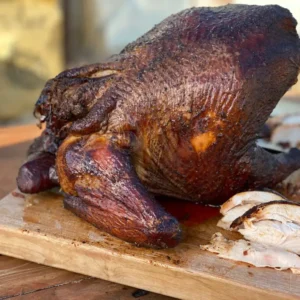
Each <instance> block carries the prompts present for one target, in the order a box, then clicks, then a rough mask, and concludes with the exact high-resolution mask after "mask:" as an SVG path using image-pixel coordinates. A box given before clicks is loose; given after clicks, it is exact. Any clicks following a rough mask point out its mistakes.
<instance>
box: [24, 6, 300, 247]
mask: <svg viewBox="0 0 300 300" xmlns="http://www.w3.org/2000/svg"><path fill="white" fill-rule="evenodd" d="M295 27H296V21H295V20H294V19H293V17H292V16H291V14H290V13H289V11H288V10H286V9H283V8H281V7H279V6H246V5H228V6H224V7H219V8H193V9H188V10H185V11H183V12H181V13H179V14H176V15H173V16H170V17H169V18H167V19H166V20H164V21H163V22H162V23H160V24H159V25H158V26H156V27H154V28H153V29H152V30H151V31H149V32H148V33H146V34H145V35H144V36H142V37H141V38H139V39H138V40H137V41H135V42H134V43H132V44H129V45H128V46H127V47H126V48H125V49H124V50H123V51H122V52H121V53H120V54H119V55H116V56H114V57H112V58H111V59H110V60H109V61H107V62H106V63H100V64H94V65H89V66H85V67H82V68H77V69H72V70H68V71H65V72H63V73H61V74H59V75H58V76H57V77H56V78H54V79H51V80H50V81H49V82H48V83H47V84H46V87H45V89H44V90H43V92H42V94H41V97H40V99H39V100H38V102H37V104H36V108H35V112H36V114H41V115H42V116H43V117H42V120H43V119H46V122H47V130H48V131H49V132H51V134H52V135H53V136H55V138H54V139H53V145H57V146H59V145H60V143H61V142H62V145H61V146H60V147H59V150H58V152H57V157H56V169H57V172H58V176H59V182H60V185H61V187H62V189H63V191H64V192H65V194H66V198H65V205H66V207H67V208H69V209H71V210H72V211H73V212H75V213H76V214H77V215H79V216H80V217H82V218H84V219H86V220H88V221H89V222H91V223H93V224H94V225H95V226H97V227H99V228H101V229H104V230H106V231H108V232H110V233H112V234H114V235H116V236H118V237H120V238H122V239H124V240H127V241H130V242H136V243H137V244H139V245H146V246H151V247H154V246H156V247H171V246H174V245H176V244H177V243H178V242H179V240H180V237H181V233H180V227H179V225H178V222H177V221H176V220H175V219H174V218H173V217H171V216H170V215H168V214H167V213H165V212H164V211H163V210H162V208H161V207H160V206H159V205H158V204H157V203H156V202H155V201H154V199H153V198H152V196H151V194H150V192H152V193H155V194H163V195H169V196H175V197H177V198H181V199H186V200H191V201H201V202H203V203H210V204H219V203H222V202H223V201H224V200H227V199H228V198H229V197H230V196H232V195H233V194H234V193H236V192H239V191H242V190H245V189H249V188H260V187H272V186H274V185H275V184H276V183H278V182H280V181H281V180H283V179H284V178H285V177H287V176H288V175H289V174H290V173H291V172H292V171H294V170H296V169H297V168H300V152H299V151H298V150H292V151H291V152H290V153H289V154H279V155H272V154H270V153H268V152H266V151H264V150H263V149H261V148H259V147H258V146H256V144H255V140H256V136H257V133H259V132H260V131H261V130H262V127H263V125H264V123H265V121H266V120H267V118H268V116H269V115H270V113H271V112H272V110H273V108H274V107H275V105H276V104H277V102H278V101H279V99H280V98H281V97H282V96H283V95H284V93H285V92H286V91H287V90H288V88H290V87H291V86H292V85H293V84H294V83H295V82H296V80H297V75H298V72H299V64H300V43H299V38H298V35H297V33H296V29H295ZM66 137H67V138H66ZM20 174H21V175H20V176H19V182H22V178H21V179H20V177H22V168H21V171H20ZM48 182H49V186H50V185H51V182H52V180H51V178H50V177H49V181H48ZM33 185H34V184H33ZM33 185H32V187H33ZM44 186H45V185H44ZM19 187H20V188H21V189H22V187H23V186H22V185H20V184H19ZM26 191H27V192H30V189H29V188H28V187H27V189H26Z"/></svg>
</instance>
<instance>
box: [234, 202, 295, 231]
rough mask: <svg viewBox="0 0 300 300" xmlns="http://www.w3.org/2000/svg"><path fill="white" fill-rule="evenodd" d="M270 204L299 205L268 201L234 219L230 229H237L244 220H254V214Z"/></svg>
mask: <svg viewBox="0 0 300 300" xmlns="http://www.w3.org/2000/svg"><path fill="white" fill-rule="evenodd" d="M272 204H278V205H282V206H284V205H285V206H288V205H291V206H300V203H298V202H293V201H289V200H274V201H270V202H266V203H261V204H258V205H256V206H254V207H252V208H250V209H249V210H247V211H246V212H245V213H244V214H243V215H242V216H240V217H238V218H236V219H235V220H234V221H233V222H232V223H231V225H230V228H233V229H235V228H237V227H239V226H241V225H242V224H243V222H244V221H245V220H246V219H251V218H254V217H255V215H256V214H259V212H260V211H261V210H263V209H264V208H266V207H267V206H269V205H272Z"/></svg>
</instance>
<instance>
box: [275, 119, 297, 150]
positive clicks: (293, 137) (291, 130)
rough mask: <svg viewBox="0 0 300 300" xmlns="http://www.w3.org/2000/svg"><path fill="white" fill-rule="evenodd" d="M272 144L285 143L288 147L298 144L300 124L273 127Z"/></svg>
mask: <svg viewBox="0 0 300 300" xmlns="http://www.w3.org/2000/svg"><path fill="white" fill-rule="evenodd" d="M271 142H272V143H274V144H287V145H288V147H289V148H292V147H299V146H300V124H291V123H288V124H284V125H281V126H278V127H277V128H276V129H274V131H273V133H272V135H271Z"/></svg>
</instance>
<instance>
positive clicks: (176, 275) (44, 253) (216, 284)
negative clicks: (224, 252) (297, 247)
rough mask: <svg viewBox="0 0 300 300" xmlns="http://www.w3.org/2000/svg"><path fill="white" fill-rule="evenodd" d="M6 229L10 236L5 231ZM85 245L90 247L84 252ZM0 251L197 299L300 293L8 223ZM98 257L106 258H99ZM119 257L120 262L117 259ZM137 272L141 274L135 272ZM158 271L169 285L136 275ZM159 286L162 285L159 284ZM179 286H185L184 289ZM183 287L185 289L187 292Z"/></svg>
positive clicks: (277, 296) (286, 296) (2, 231)
mask: <svg viewBox="0 0 300 300" xmlns="http://www.w3.org/2000/svg"><path fill="white" fill-rule="evenodd" d="M8 233H9V236H8V235H7V234H8ZM37 241H38V242H39V244H42V247H40V248H41V251H40V252H39V253H37V252H35V254H34V255H31V254H30V253H31V252H32V251H36V247H37V243H36V242H37ZM54 244H55V245H54ZM24 245H26V246H24ZM47 246H48V247H47ZM20 247H23V248H24V250H25V251H22V253H23V255H20V250H19V248H20ZM51 247H53V248H56V249H59V250H61V249H62V248H63V249H64V251H65V252H66V251H67V253H69V254H70V255H71V256H73V255H74V257H75V256H76V252H77V251H80V252H81V255H80V257H81V259H79V258H78V259H77V260H76V259H75V262H76V263H74V261H73V260H72V264H71V263H70V260H69V261H64V260H63V261H62V255H60V253H55V251H54V250H53V249H52V250H51ZM88 248H90V249H89V250H88V252H87V249H88ZM101 250H102V251H101ZM0 253H1V254H4V255H8V256H12V257H16V258H19V259H24V260H28V261H32V262H35V263H39V264H44V265H48V266H52V267H56V268H60V269H65V270H68V271H72V272H76V273H81V274H84V275H88V276H93V277H97V278H100V279H104V280H108V281H113V282H116V283H120V284H125V285H128V286H133V287H136V288H142V289H145V290H149V291H152V292H156V293H160V294H163V295H166V296H171V297H177V298H181V299H198V298H199V295H201V298H202V297H203V299H220V300H221V299H226V300H227V299H240V298H236V297H237V296H238V297H243V299H245V300H246V299H249V300H250V299H253V297H252V295H253V294H252V293H249V292H250V291H251V292H253V293H255V298H256V299H257V300H259V299H264V300H267V299H272V300H273V299H274V300H276V299H299V296H297V295H291V294H286V293H280V292H274V291H269V290H263V289H260V288H256V287H251V286H245V285H243V284H240V283H238V282H234V281H230V280H228V279H224V278H221V277H216V276H213V275H210V274H206V273H200V274H196V273H192V272H186V271H184V270H183V269H180V268H176V267H174V268H170V267H168V268H165V269H164V268H163V267H162V266H159V265H153V264H150V263H147V262H146V261H143V260H142V259H135V258H133V257H130V256H129V255H116V254H114V253H113V252H112V251H111V253H107V252H105V251H104V249H99V248H98V247H96V246H94V247H93V246H92V245H86V244H81V243H80V242H74V241H72V240H70V239H69V240H66V239H63V238H60V237H56V236H51V241H50V239H49V236H43V234H40V233H38V232H29V231H26V230H16V229H15V228H9V227H8V226H6V228H4V229H3V227H2V228H0ZM37 254H38V255H37ZM90 254H93V256H95V257H97V262H98V263H96V261H95V258H91V257H90ZM82 257H84V258H85V261H84V260H82ZM101 257H103V258H105V259H103V260H102V261H101ZM99 258H100V260H99ZM114 258H115V260H114ZM89 260H90V263H89V265H90V266H93V265H94V266H95V265H98V266H99V263H100V268H99V269H98V270H96V269H95V267H94V268H93V269H91V270H90V271H89V272H86V271H84V272H83V271H82V270H81V269H80V263H87V261H89ZM91 260H93V261H91ZM120 260H121V261H122V262H120ZM141 262H142V263H143V265H144V266H143V268H141ZM93 263H94V264H93ZM120 265H123V266H124V265H127V267H126V270H127V271H126V270H125V272H124V270H123V273H124V275H128V274H130V275H131V276H120V274H118V273H119V272H115V271H116V270H118V271H120V269H119V266H120ZM132 270H135V272H132ZM139 272H141V273H142V274H136V273H139ZM157 272H159V273H160V276H163V277H164V279H165V281H167V283H168V284H169V285H170V284H171V285H172V287H169V288H168V289H166V288H165V287H166V285H163V284H155V283H154V282H151V281H147V280H146V281H145V280H141V277H142V276H138V275H143V276H144V277H145V276H150V278H152V279H155V274H156V273H157ZM121 274H122V272H121ZM168 279H169V280H168ZM158 280H159V281H161V280H162V279H161V278H160V279H158ZM177 283H178V284H177ZM193 283H198V284H193ZM199 283H200V284H199ZM176 284H177V286H176ZM162 286H163V287H164V288H162ZM182 286H185V287H186V289H183V288H182ZM186 290H188V293H187V292H186Z"/></svg>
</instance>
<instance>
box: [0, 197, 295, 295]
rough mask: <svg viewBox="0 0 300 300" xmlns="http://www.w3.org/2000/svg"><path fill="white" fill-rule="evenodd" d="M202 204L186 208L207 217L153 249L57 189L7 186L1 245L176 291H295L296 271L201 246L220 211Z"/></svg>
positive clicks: (6, 250)
mask: <svg viewBox="0 0 300 300" xmlns="http://www.w3.org/2000/svg"><path fill="white" fill-rule="evenodd" d="M185 208H186V206H183V209H185ZM200 208H201V207H200V206H197V207H196V206H195V207H194V208H193V209H192V210H191V211H190V213H193V212H195V211H196V210H198V211H203V215H205V216H207V215H209V214H210V215H211V217H210V218H209V219H205V218H204V219H203V218H202V220H201V223H200V224H190V223H188V222H186V221H183V223H186V224H189V225H192V226H184V235H185V238H184V242H183V243H181V244H180V245H179V246H177V247H176V248H174V249H167V250H153V249H144V248H137V247H135V246H132V245H130V244H128V243H125V242H123V241H120V240H119V239H116V238H114V237H112V236H110V235H108V234H105V233H103V232H101V231H100V230H97V229H96V228H95V227H93V226H92V225H90V224H88V223H87V222H85V221H83V220H81V219H79V218H77V217H76V216H74V215H73V214H72V213H70V212H69V211H67V210H65V209H64V208H63V204H62V197H61V196H60V195H58V194H56V193H50V192H47V193H41V194H39V195H32V196H26V197H24V196H23V195H22V194H20V193H11V194H9V195H8V196H7V197H5V198H4V199H2V200H1V201H0V252H1V253H2V254H5V255H10V256H14V257H17V258H22V259H25V260H30V261H33V262H37V263H40V264H45V265H49V266H53V267H58V268H62V269H66V270H69V271H73V272H78V273H82V274H85V275H88V276H93V277H98V278H101V279H105V280H109V281H113V282H117V283H122V284H125V285H129V286H134V287H137V288H142V289H146V290H150V291H153V292H156V293H160V294H164V295H168V296H172V297H177V298H180V299H220V300H223V299H224V300H225V299H226V300H227V299H228V300H229V299H245V300H247V299H249V300H250V299H251V300H252V299H253V295H255V299H257V300H258V299H272V300H273V299H299V297H300V287H299V284H300V276H299V275H294V274H292V273H291V272H289V271H281V272H280V271H276V270H272V269H268V268H255V267H252V266H250V265H247V264H244V263H236V262H233V261H229V260H225V259H221V258H218V257H217V256H216V255H214V254H211V253H207V252H204V251H202V250H200V248H199V245H200V244H204V243H207V242H208V241H209V239H210V237H211V235H212V234H213V233H214V232H215V231H216V230H219V229H217V228H216V222H217V221H218V219H219V216H213V214H212V211H211V210H212V208H204V207H202V208H201V209H200ZM207 209H208V210H209V213H208V211H205V210H207ZM216 212H217V210H216ZM198 217H199V215H198ZM223 233H224V234H225V235H226V236H227V237H231V238H238V237H239V236H238V235H237V234H234V233H228V232H224V231H223ZM80 282H81V281H80ZM81 285H84V283H81ZM83 288H84V287H83ZM61 293H63V291H61Z"/></svg>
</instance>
